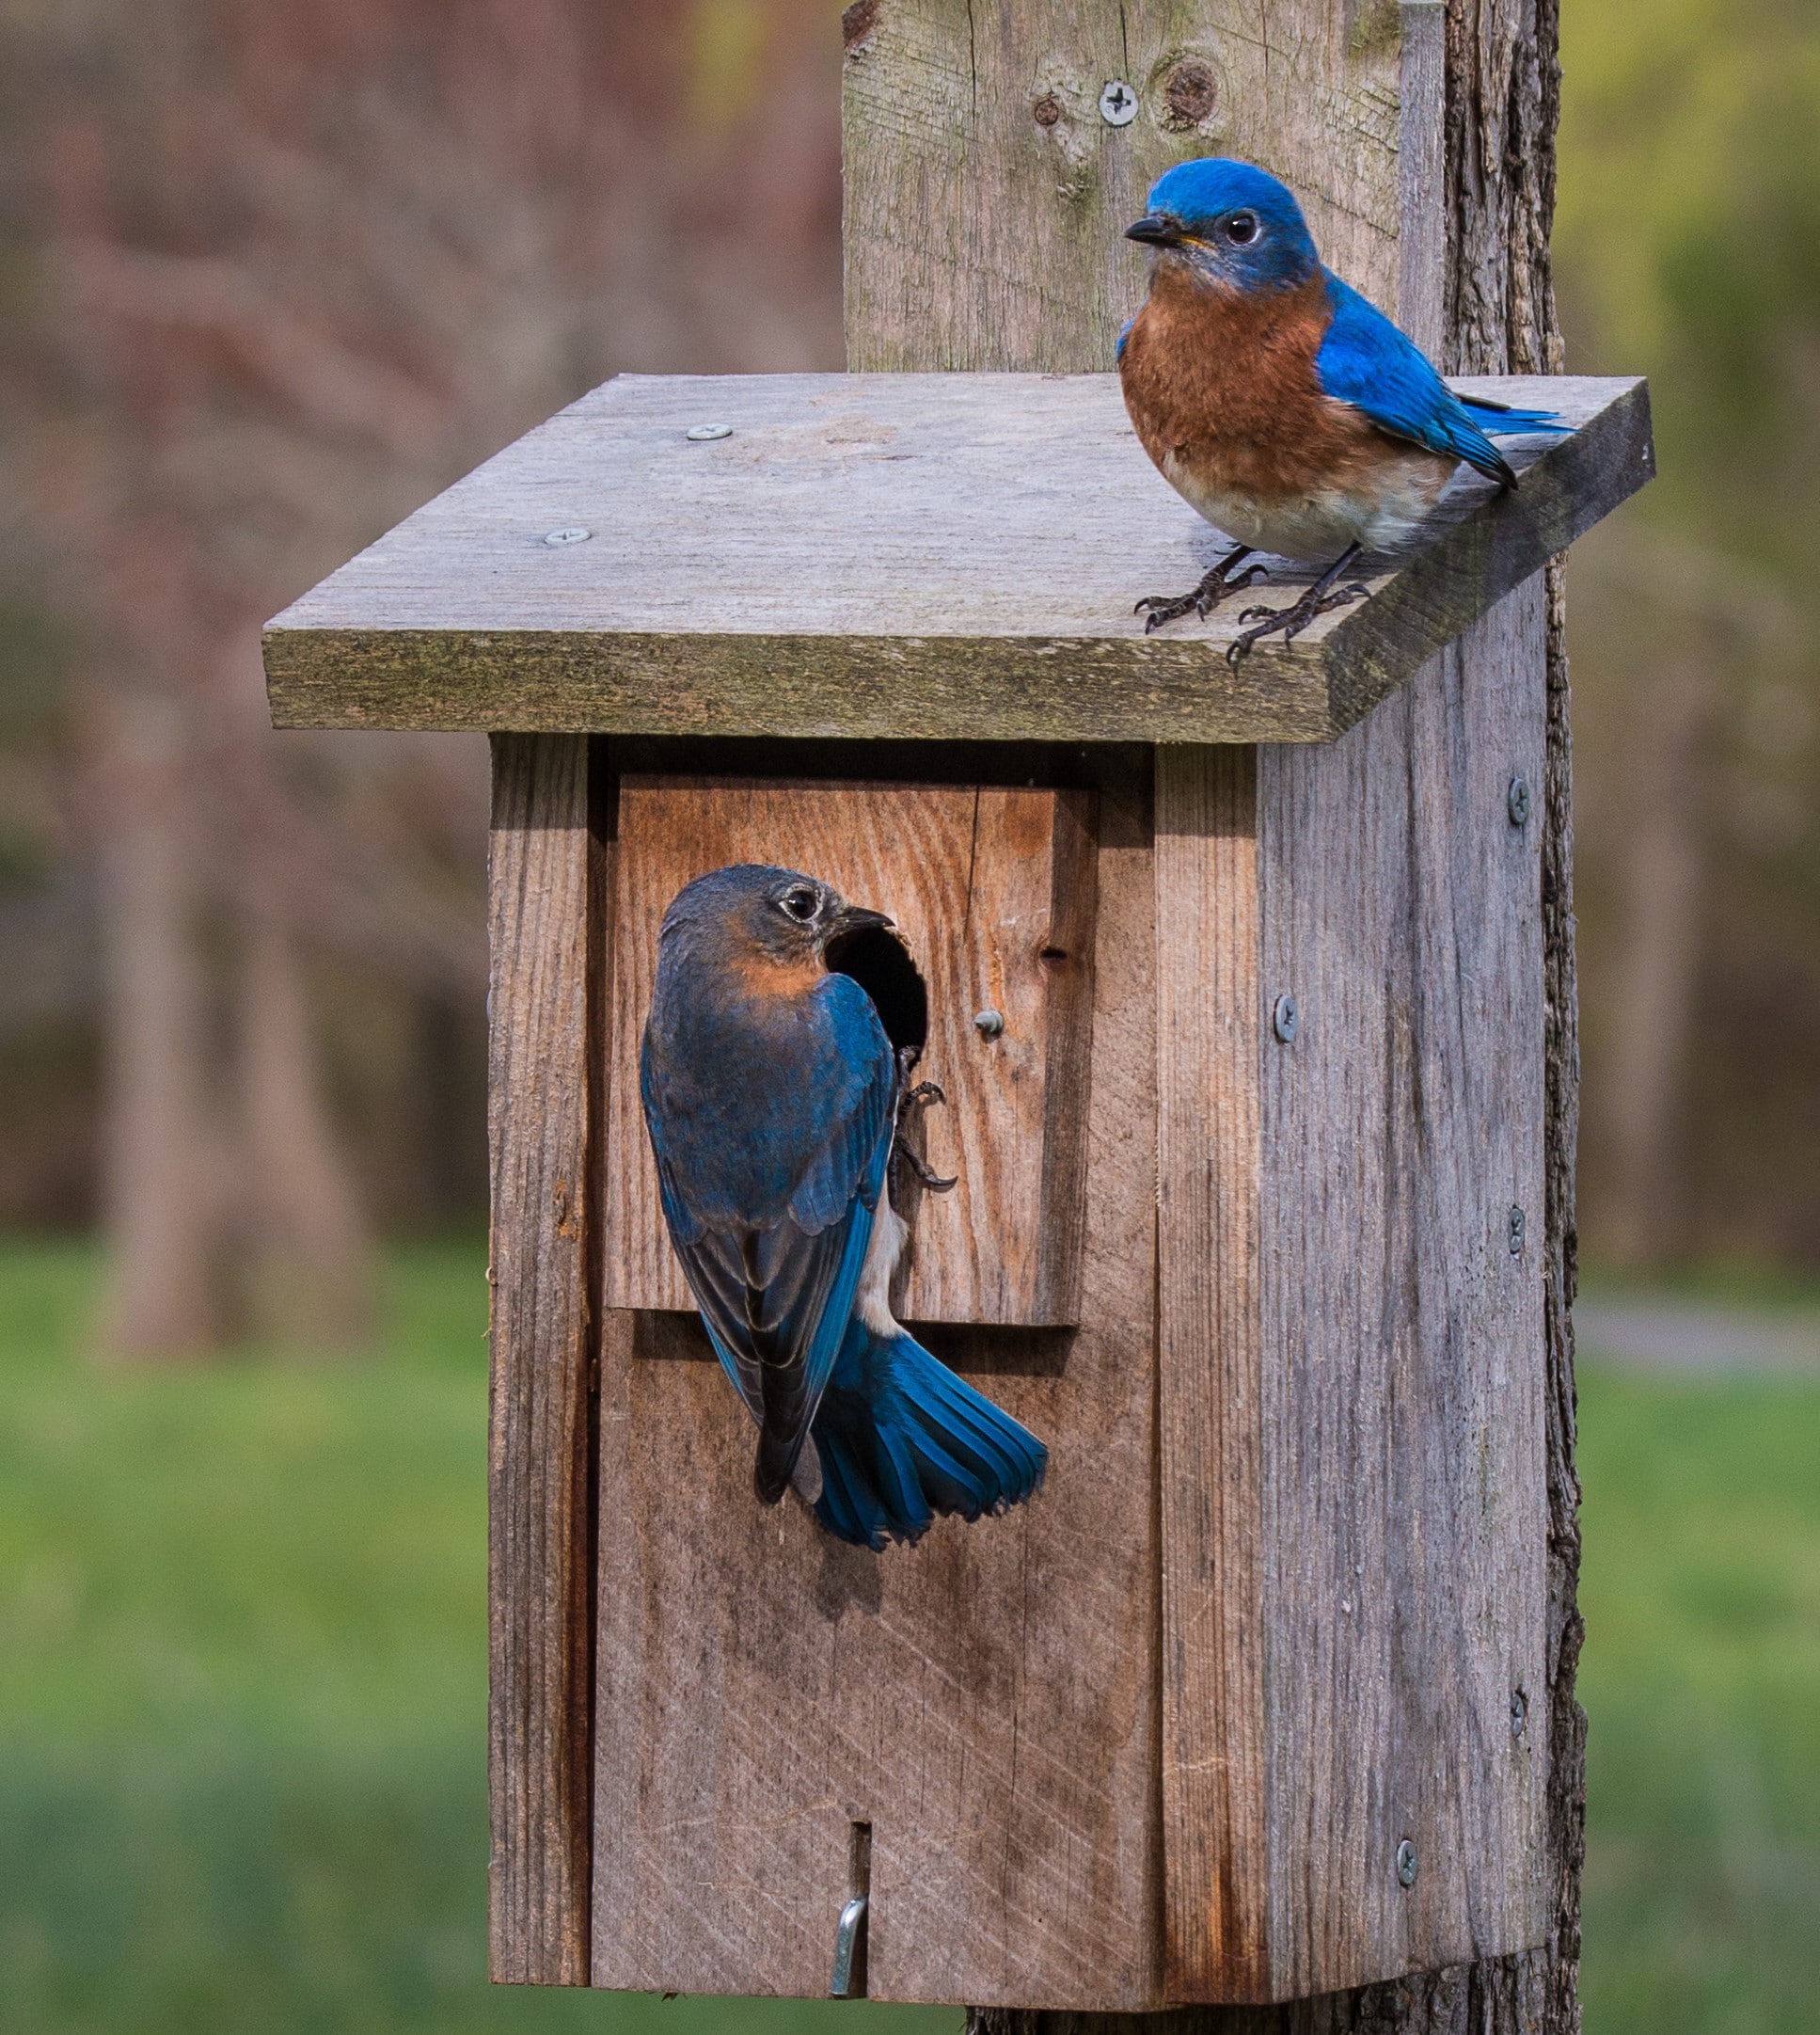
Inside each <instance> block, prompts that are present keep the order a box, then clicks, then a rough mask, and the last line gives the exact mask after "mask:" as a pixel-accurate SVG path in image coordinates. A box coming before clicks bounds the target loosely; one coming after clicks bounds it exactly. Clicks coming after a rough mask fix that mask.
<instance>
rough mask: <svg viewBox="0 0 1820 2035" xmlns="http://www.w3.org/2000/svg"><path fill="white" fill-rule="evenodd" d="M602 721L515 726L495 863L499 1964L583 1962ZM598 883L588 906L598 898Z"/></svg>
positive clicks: (574, 1974) (490, 1081) (494, 1758)
mask: <svg viewBox="0 0 1820 2035" xmlns="http://www.w3.org/2000/svg"><path fill="white" fill-rule="evenodd" d="M589 782H590V770H589V741H588V738H587V737H585V736H572V737H558V736H514V735H507V736H500V737H499V738H498V739H496V741H495V743H494V749H493V820H492V838H491V851H490V863H489V884H488V887H489V914H490V920H491V941H492V946H491V980H490V990H489V1000H488V1010H489V1013H490V1027H489V1048H488V1065H487V1106H488V1129H489V1137H490V1141H491V1148H492V1232H491V1235H492V1242H491V1263H490V1265H489V1270H488V1278H489V1280H490V1282H491V1287H492V1315H491V1324H490V1343H491V1349H492V1386H491V1398H490V1419H489V1440H488V1454H487V1497H488V1520H489V1532H488V1560H487V1601H488V1607H489V1620H490V1624H489V1630H490V1640H489V1648H488V1689H489V1704H488V1720H489V1722H488V1763H487V1771H488V1779H489V1792H490V1801H491V1820H492V1850H491V1860H490V1867H489V1873H488V1883H489V1893H490V1922H491V1964H492V1973H493V1977H494V1978H495V1979H499V1980H501V1981H508V1982H517V1983H532V1984H550V1985H585V1984H586V1983H587V1981H588V1937H589V1908H588V1888H589V1875H590V1868H591V1852H592V1838H591V1830H592V1823H591V1794H590V1789H591V1773H592V1758H593V1751H592V1741H593V1658H592V1656H593V1616H592V1613H593V1560H594V1530H593V1454H594V1439H593V1393H592V1372H593V1360H594V1352H593V1334H592V1323H593V1307H592V1304H591V1294H590V1286H591V1281H592V1277H593V1266H592V1264H591V1253H590V1250H589V1248H588V1242H587V1239H588V1233H589V1228H590V1224H591V1221H592V1219H593V1200H594V1197H593V1189H592V1184H591V1180H590V1151H591V1122H590V1111H591V1106H592V1097H593V1075H592V1072H591V1054H590V1032H591V1026H590V999H591V987H590V980H591V974H592V973H593V971H592V970H591V965H590V960H591V928H592V930H593V941H594V942H595V943H599V941H600V932H601V929H600V926H599V923H598V916H599V913H598V907H599V896H600V874H601V872H600V870H599V868H598V866H597V864H598V860H599V850H598V849H597V847H596V844H595V843H594V840H593V833H592V830H591V827H590V816H589ZM591 904H592V907H593V908H592V909H591Z"/></svg>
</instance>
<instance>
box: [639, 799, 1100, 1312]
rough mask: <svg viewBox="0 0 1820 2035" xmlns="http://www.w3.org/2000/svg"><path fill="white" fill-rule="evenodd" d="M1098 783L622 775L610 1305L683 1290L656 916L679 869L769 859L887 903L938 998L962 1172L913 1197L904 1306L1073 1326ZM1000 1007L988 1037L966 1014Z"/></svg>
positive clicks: (935, 1006)
mask: <svg viewBox="0 0 1820 2035" xmlns="http://www.w3.org/2000/svg"><path fill="white" fill-rule="evenodd" d="M1091 803H1092V802H1091V798H1090V796H1089V795H1088V794H1087V793H1085V792H1083V791H1075V790H1066V789H1064V790H1052V789H1047V788H1038V787H1028V788H1026V787H1021V786H1016V787H1014V786H1005V785H991V784H989V785H976V784H942V785H928V784H921V785H919V784H892V783H885V782H873V783H865V784H854V783H850V782H840V781H828V780H823V781H813V780H811V781H803V780H794V781H792V780H783V781H780V780H770V781H765V782H760V781H755V780H752V779H742V780H725V779H705V778H695V779H676V778H650V777H643V776H637V775H634V776H630V777H627V778H625V780H624V781H623V782H622V784H621V787H620V792H619V843H618V850H619V851H618V858H617V877H616V893H615V908H614V924H615V926H616V928H617V929H618V943H619V945H618V954H617V962H618V966H617V968H616V972H615V978H614V996H613V1010H612V1020H611V1025H610V1031H609V1045H608V1059H607V1079H608V1084H609V1105H608V1125H609V1129H608V1134H607V1135H608V1162H607V1200H606V1204H605V1210H604V1223H605V1240H604V1255H605V1267H606V1302H607V1305H608V1306H609V1307H626V1308H671V1309H682V1310H688V1309H691V1308H692V1307H693V1304H694V1303H693V1301H692V1300H691V1299H690V1297H689V1293H688V1286H687V1285H686V1283H685V1282H684V1280H683V1276H682V1269H681V1267H680V1265H679V1264H677V1262H676V1258H675V1254H674V1252H673V1250H672V1248H671V1246H670V1240H669V1237H668V1235H667V1233H666V1232H665V1229H664V1222H663V1215H662V1210H661V1207H660V1204H659V1200H658V1192H657V1169H656V1167H655V1166H654V1164H653V1163H652V1159H651V1153H650V1146H649V1142H648V1140H647V1138H646V1137H645V1132H644V1124H643V1119H642V1116H641V1108H640V1104H639V1075H638V1066H639V1047H640V1041H641V1038H642V1036H643V1030H644V1021H645V1017H646V1015H647V1013H648V1011H649V1009H650V1004H651V994H652V984H653V982H654V980H655V978H656V972H657V929H658V926H659V924H660V923H661V920H662V916H663V914H664V912H665V910H666V909H667V908H668V906H669V904H670V901H671V899H672V898H673V897H674V896H675V894H676V893H677V891H678V890H680V889H681V888H682V886H683V885H684V884H685V883H686V882H688V881H690V880H691V879H692V878H694V877H696V876H700V875H703V874H704V873H705V872H706V871H707V870H709V869H716V868H720V867H722V866H724V865H726V864H728V863H733V862H775V863H781V864H783V866H786V867H790V868H799V869H803V870H806V871H808V872H809V873H810V874H811V875H814V876H817V877H820V878H822V879H823V880H824V881H826V882H831V883H832V884H833V885H834V886H835V888H836V889H837V890H839V891H840V892H841V893H842V895H843V896H844V897H846V898H849V899H850V900H852V901H853V902H855V903H860V904H866V905H870V906H872V907H873V908H875V909H877V910H880V911H884V912H887V913H889V914H891V916H892V917H893V918H894V920H895V921H896V924H897V927H898V930H899V931H900V933H901V934H902V936H903V939H904V942H905V944H906V946H908V948H909V951H910V955H911V957H912V959H913V960H914V961H915V962H916V963H917V965H918V967H919V969H920V970H921V972H922V974H923V978H924V981H925V983H926V988H927V991H928V997H929V1036H928V1043H927V1045H926V1049H925V1051H924V1055H923V1058H922V1061H921V1063H920V1064H919V1066H918V1068H917V1071H916V1072H917V1076H918V1078H919V1079H923V1080H930V1081H934V1082H936V1083H937V1084H938V1085H939V1086H940V1087H941V1088H942V1089H943V1091H944V1093H945V1095H946V1098H947V1099H946V1102H945V1104H942V1105H938V1106H936V1107H934V1108H931V1109H928V1110H926V1111H925V1112H923V1113H922V1115H921V1119H920V1128H921V1130H922V1133H923V1137H924V1141H925V1149H926V1156H927V1157H928V1159H929V1160H930V1162H931V1163H932V1164H933V1165H934V1167H935V1168H936V1169H937V1170H938V1171H939V1172H942V1173H944V1174H948V1175H951V1176H954V1177H955V1178H956V1180H957V1185H956V1186H955V1188H954V1190H953V1191H952V1192H951V1193H949V1194H944V1195H926V1194H922V1195H918V1196H917V1197H916V1200H915V1208H914V1213H913V1217H912V1227H911V1237H912V1253H911V1258H910V1266H909V1272H908V1279H907V1282H906V1285H905V1289H904V1291H903V1294H902V1296H901V1298H902V1304H903V1308H904V1311H905V1314H906V1318H908V1319H910V1320H914V1321H929V1322H986V1323H998V1324H1002V1325H1013V1326H1026V1327H1029V1326H1054V1327H1059V1326H1064V1325H1070V1324H1072V1323H1074V1322H1076V1321H1078V1320H1079V1318H1080V1290H1079V1282H1080V1237H1081V1230H1082V1224H1083V1220H1084V1216H1083V1192H1084V1152H1083V1148H1082V1141H1081V1138H1080V1136H1079V1135H1078V1126H1079V1125H1080V1124H1081V1123H1082V1122H1083V1121H1084V1119H1085V1115H1086V1094H1085V1088H1086V1082H1087V1078H1088V1072H1089V1070H1088V1049H1089V1044H1090V1040H1091V1028H1092V1002H1091V997H1092V935H1093V875H1094V858H1093V851H1092V822H1091ZM986 1009H993V1010H998V1011H999V1012H1000V1013H1001V1014H1002V1016H1003V1017H1004V1018H1005V1030H1004V1032H1003V1033H1002V1034H1001V1036H999V1037H998V1038H996V1039H987V1038H984V1037H982V1035H981V1034H980V1032H979V1031H978V1030H977V1029H976V1028H975V1026H974V1025H973V1015H974V1013H975V1012H976V1011H979V1010H986Z"/></svg>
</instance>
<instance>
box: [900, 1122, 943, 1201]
mask: <svg viewBox="0 0 1820 2035" xmlns="http://www.w3.org/2000/svg"><path fill="white" fill-rule="evenodd" d="M891 1155H892V1157H893V1158H894V1159H901V1160H902V1161H903V1162H904V1164H905V1165H906V1166H908V1167H909V1168H910V1171H911V1172H912V1173H914V1174H915V1175H916V1177H917V1179H918V1180H919V1181H920V1182H921V1183H922V1184H923V1185H924V1186H926V1188H927V1189H928V1190H929V1192H930V1193H931V1194H946V1193H947V1192H948V1190H949V1189H950V1188H951V1187H955V1186H957V1185H958V1184H960V1175H959V1174H958V1173H957V1174H956V1175H955V1176H954V1178H953V1179H952V1180H944V1179H943V1178H942V1175H941V1174H940V1173H938V1172H937V1171H936V1169H935V1168H934V1167H932V1166H931V1165H930V1164H929V1162H928V1161H927V1160H926V1158H925V1157H924V1156H923V1154H922V1153H920V1152H912V1151H911V1150H910V1146H909V1145H908V1144H906V1143H905V1142H904V1138H903V1136H902V1134H901V1133H900V1134H899V1135H898V1136H897V1137H896V1138H894V1140H893V1143H892V1148H891Z"/></svg>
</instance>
